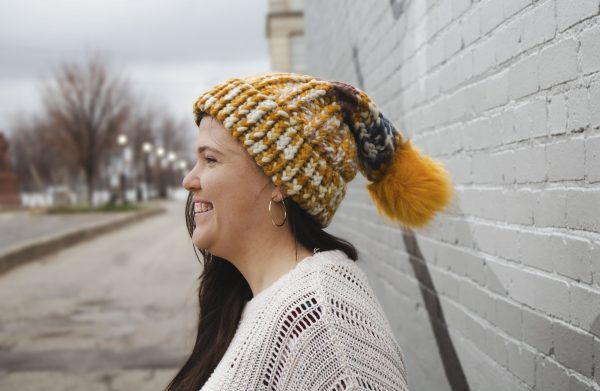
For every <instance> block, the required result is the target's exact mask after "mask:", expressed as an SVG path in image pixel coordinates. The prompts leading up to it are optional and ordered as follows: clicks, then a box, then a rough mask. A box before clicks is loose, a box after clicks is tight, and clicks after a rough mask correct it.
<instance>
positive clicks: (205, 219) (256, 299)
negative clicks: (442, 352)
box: [167, 72, 451, 391]
mask: <svg viewBox="0 0 600 391" xmlns="http://www.w3.org/2000/svg"><path fill="white" fill-rule="evenodd" d="M194 114H195V120H196V124H197V125H198V126H199V132H198V136H197V145H196V146H195V149H196V152H197V162H196V165H195V166H194V167H193V168H192V169H191V171H190V172H189V173H188V174H187V175H186V177H185V178H184V180H183V186H184V188H185V189H187V190H188V191H189V196H188V200H187V205H186V221H187V226H188V230H189V233H190V236H191V238H192V242H193V243H194V245H195V247H198V248H199V249H200V251H201V253H202V255H203V258H204V268H203V272H202V275H201V276H200V279H201V282H200V288H199V302H200V303H199V304H200V315H199V321H198V334H197V338H196V343H195V346H194V348H193V351H192V353H191V355H190V357H189V359H188V360H187V362H186V363H185V364H184V366H183V367H182V368H181V370H180V371H179V373H178V374H177V375H176V376H175V378H174V379H173V380H172V381H171V383H170V384H169V386H168V388H167V389H168V390H199V389H201V390H203V391H209V390H407V389H408V387H407V374H406V367H405V363H404V358H403V355H402V351H401V349H400V347H399V346H398V344H397V342H396V341H395V339H394V336H393V333H392V330H391V327H390V324H389V322H388V320H387V318H386V316H385V314H384V312H383V310H382V308H381V306H380V304H379V302H378V301H377V299H376V297H375V294H374V293H373V291H372V289H371V287H370V286H369V282H368V280H367V277H366V275H365V274H364V273H363V272H362V270H361V269H360V268H359V267H358V266H357V265H355V264H354V262H353V261H356V260H357V259H358V255H357V251H356V249H355V248H354V246H352V244H350V243H348V242H347V241H345V240H343V239H340V238H337V237H335V236H333V235H331V234H329V233H327V232H325V231H324V230H323V229H324V228H326V227H327V226H328V225H329V223H330V222H331V219H332V217H333V215H334V213H335V211H336V209H337V207H338V205H339V204H340V202H341V201H342V199H343V197H344V195H345V192H346V184H347V183H348V182H349V181H351V180H352V179H353V178H354V177H355V176H356V173H357V171H360V172H361V173H362V174H363V175H364V176H365V177H366V178H367V179H368V180H369V181H371V182H372V183H371V184H369V185H368V187H367V188H368V192H369V194H370V196H371V198H372V199H373V200H374V202H375V204H376V206H377V210H378V211H379V212H380V213H382V214H383V215H384V216H387V217H388V218H390V219H392V220H394V221H397V222H398V223H399V224H400V225H401V226H403V227H413V228H416V227H423V226H424V225H426V224H427V222H429V221H430V220H431V219H432V217H433V216H434V215H435V213H436V212H438V211H440V210H442V209H443V208H444V206H445V205H446V204H447V203H448V202H449V199H450V196H451V185H450V180H449V177H448V174H447V172H446V171H445V170H444V168H443V167H442V166H441V165H440V164H439V163H437V162H434V161H432V160H431V159H430V158H429V157H427V156H425V155H423V154H421V153H420V151H419V150H417V149H416V148H414V147H412V146H411V144H410V142H409V141H408V140H405V139H404V138H403V137H402V136H401V135H400V133H398V132H397V131H396V129H394V127H393V126H392V124H391V123H390V122H389V121H388V120H387V119H386V118H385V117H384V116H383V115H382V114H381V113H379V111H378V109H377V107H376V106H375V104H374V103H373V102H372V101H371V100H370V99H369V97H368V96H367V95H366V94H365V93H364V92H362V91H359V90H357V89H355V88H353V87H352V86H350V85H348V84H345V83H340V82H333V81H326V80H321V79H319V78H316V77H312V76H308V75H299V74H292V73H280V72H277V73H275V72H271V73H266V74H263V75H258V76H253V77H247V78H232V79H229V80H227V81H225V82H224V83H221V84H219V85H216V86H215V87H213V88H212V89H210V90H209V91H207V92H206V93H204V94H203V95H201V96H200V98H199V99H198V100H197V101H196V103H195V104H194Z"/></svg>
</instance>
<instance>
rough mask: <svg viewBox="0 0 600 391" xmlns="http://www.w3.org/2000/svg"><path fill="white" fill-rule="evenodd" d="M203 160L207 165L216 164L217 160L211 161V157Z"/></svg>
mask: <svg viewBox="0 0 600 391" xmlns="http://www.w3.org/2000/svg"><path fill="white" fill-rule="evenodd" d="M204 160H206V162H207V163H208V164H211V163H216V162H217V160H216V159H213V158H212V157H210V156H206V157H205V158H204Z"/></svg>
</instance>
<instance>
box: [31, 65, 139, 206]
mask: <svg viewBox="0 0 600 391" xmlns="http://www.w3.org/2000/svg"><path fill="white" fill-rule="evenodd" d="M128 90H129V86H128V83H126V82H125V81H123V80H122V79H121V78H119V77H117V76H115V75H113V74H112V73H111V71H110V69H109V67H108V66H107V64H106V62H105V61H104V60H103V59H102V58H100V56H98V55H93V56H91V57H89V58H88V59H87V60H86V61H85V63H84V64H83V65H79V64H77V63H63V64H62V65H61V66H60V67H59V69H58V71H56V73H55V74H54V75H53V77H52V79H51V80H50V82H48V83H47V84H46V85H45V86H44V88H43V90H42V99H43V104H44V108H45V110H46V114H47V116H48V119H49V120H50V123H51V127H52V128H53V129H54V134H55V135H56V137H59V138H60V139H61V140H63V141H64V142H63V143H61V149H62V153H63V154H66V155H70V156H71V157H72V158H73V159H74V161H76V162H77V164H78V166H79V167H80V168H81V169H82V170H83V173H84V176H85V180H86V186H87V201H88V204H89V205H90V206H91V205H92V203H93V192H94V187H95V182H96V178H97V175H98V173H99V170H100V164H101V162H102V161H104V158H105V156H106V154H107V153H108V151H109V150H110V149H111V148H112V147H114V145H115V140H116V137H117V135H118V134H119V133H121V132H123V131H124V127H125V124H126V121H127V118H128V116H129V113H130V108H131V97H130V95H129V93H128Z"/></svg>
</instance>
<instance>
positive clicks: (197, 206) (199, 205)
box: [194, 202, 214, 216]
mask: <svg viewBox="0 0 600 391" xmlns="http://www.w3.org/2000/svg"><path fill="white" fill-rule="evenodd" d="M213 209H214V208H213V206H212V204H210V203H206V202H196V203H194V216H196V215H204V214H207V213H210V212H212V211H213Z"/></svg>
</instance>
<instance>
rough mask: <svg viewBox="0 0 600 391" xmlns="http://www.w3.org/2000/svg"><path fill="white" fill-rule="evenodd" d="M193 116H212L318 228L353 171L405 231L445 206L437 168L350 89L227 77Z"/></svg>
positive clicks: (296, 77) (288, 78)
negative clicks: (362, 177) (366, 182)
mask: <svg viewBox="0 0 600 391" xmlns="http://www.w3.org/2000/svg"><path fill="white" fill-rule="evenodd" d="M193 110H194V115H195V121H196V123H197V124H200V120H201V118H202V116H204V115H207V114H208V115H210V116H212V117H214V118H216V119H217V121H219V122H220V123H221V124H222V125H223V126H224V127H225V128H226V129H228V130H229V131H230V132H231V135H232V136H233V137H234V138H235V139H237V140H239V141H240V143H241V144H242V146H244V148H245V149H246V150H247V151H248V153H249V154H250V156H252V158H253V159H254V160H255V162H256V163H257V164H258V166H259V167H261V168H262V170H263V172H264V173H265V175H267V176H268V177H269V178H271V180H272V182H273V183H274V184H275V185H276V186H278V187H280V188H281V189H282V190H283V191H284V192H285V194H286V195H289V196H291V197H292V199H293V200H294V201H295V202H296V203H297V204H298V205H299V206H300V207H301V208H303V209H304V210H306V211H307V212H308V213H309V214H311V215H312V216H314V218H315V220H316V221H317V222H318V223H319V224H320V225H321V226H322V227H327V226H328V225H329V223H330V222H331V219H332V218H333V215H334V213H335V211H336V209H337V208H338V206H339V204H340V203H341V201H342V199H343V198H344V196H345V194H346V184H347V183H348V182H350V181H351V180H352V179H353V178H354V177H355V176H356V174H357V172H358V171H360V172H361V173H362V174H363V175H364V176H365V177H366V178H367V179H368V180H369V181H373V183H372V186H371V187H370V188H369V194H370V195H371V197H372V198H373V199H374V200H375V204H376V206H377V209H378V211H380V212H381V213H382V215H384V216H387V217H390V218H391V219H393V220H396V221H398V222H400V223H402V224H403V225H406V226H409V227H414V228H417V227H418V228H420V227H423V226H424V225H425V224H426V223H428V222H429V221H430V220H431V218H432V217H433V215H434V214H435V213H436V212H438V211H440V210H442V209H443V208H444V207H445V205H446V204H447V203H448V202H449V199H450V193H451V191H450V187H451V185H450V180H449V177H448V174H447V172H446V171H445V170H444V168H443V167H442V165H441V164H438V163H437V162H433V161H431V160H430V159H429V158H428V157H427V156H425V155H423V154H421V153H420V152H419V151H418V150H416V149H413V148H412V145H411V144H410V143H409V142H407V140H405V139H404V137H402V135H401V134H400V132H398V131H397V130H396V129H395V127H394V126H393V125H392V123H391V122H390V121H389V120H388V119H387V118H386V117H384V116H383V115H382V113H380V112H379V109H378V108H377V106H376V105H375V103H373V101H372V100H371V99H370V98H369V96H368V95H367V94H365V93H364V92H363V91H360V90H358V89H356V88H355V87H353V86H351V85H349V84H346V83H343V82H338V81H327V80H322V79H320V78H317V77H313V76H309V75H301V74H295V73H285V72H269V73H266V74H261V75H257V76H250V77H245V78H230V79H228V80H226V81H225V82H223V83H220V84H217V85H216V86H214V87H212V88H211V89H209V90H208V91H206V92H205V93H203V94H202V95H201V96H200V97H199V98H198V99H197V100H196V102H195V103H194V108H193ZM399 153H402V158H400V157H397V156H398V155H399ZM395 157H397V158H395ZM421 160H426V162H424V163H421ZM407 162H408V163H410V164H403V163H407ZM394 164H395V165H396V166H397V167H395V168H394V167H391V168H390V166H393V165H394ZM388 173H391V175H388Z"/></svg>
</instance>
